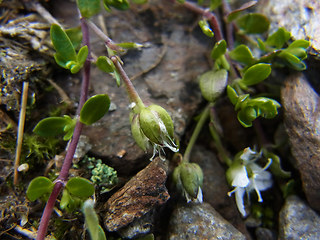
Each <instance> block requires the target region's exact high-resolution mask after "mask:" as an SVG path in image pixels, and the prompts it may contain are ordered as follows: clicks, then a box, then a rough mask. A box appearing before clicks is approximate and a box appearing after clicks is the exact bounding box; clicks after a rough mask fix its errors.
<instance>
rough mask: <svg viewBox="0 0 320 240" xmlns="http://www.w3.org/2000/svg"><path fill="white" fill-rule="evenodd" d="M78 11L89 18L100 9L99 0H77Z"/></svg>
mask: <svg viewBox="0 0 320 240" xmlns="http://www.w3.org/2000/svg"><path fill="white" fill-rule="evenodd" d="M77 4H78V8H79V10H80V13H81V15H82V16H83V17H85V18H90V17H92V16H93V15H95V14H97V13H99V11H100V0H77Z"/></svg>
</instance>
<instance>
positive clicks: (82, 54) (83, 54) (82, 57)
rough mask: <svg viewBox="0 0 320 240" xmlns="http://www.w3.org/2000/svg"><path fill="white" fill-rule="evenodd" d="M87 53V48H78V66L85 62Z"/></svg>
mask: <svg viewBox="0 0 320 240" xmlns="http://www.w3.org/2000/svg"><path fill="white" fill-rule="evenodd" d="M88 54H89V51H88V46H83V47H82V48H80V50H79V52H78V54H77V62H78V64H79V65H81V66H82V65H83V64H84V62H85V61H86V59H87V57H88Z"/></svg>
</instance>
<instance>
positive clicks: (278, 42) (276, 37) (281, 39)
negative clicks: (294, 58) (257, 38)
mask: <svg viewBox="0 0 320 240" xmlns="http://www.w3.org/2000/svg"><path fill="white" fill-rule="evenodd" d="M290 37H291V33H290V32H288V31H287V30H286V29H285V28H279V29H278V30H277V31H276V32H275V33H273V34H272V35H270V36H269V37H268V38H267V40H266V44H268V45H269V46H272V47H276V48H278V49H280V48H282V47H283V45H284V44H285V43H286V42H287V41H288V40H289V39H290Z"/></svg>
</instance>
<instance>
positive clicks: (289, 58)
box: [279, 51, 307, 71]
mask: <svg viewBox="0 0 320 240" xmlns="http://www.w3.org/2000/svg"><path fill="white" fill-rule="evenodd" d="M279 57H280V58H282V59H283V60H284V61H285V62H286V63H287V65H288V66H289V67H291V68H293V69H295V70H297V71H303V70H305V69H306V68H307V67H306V65H305V64H304V62H302V61H301V59H299V58H298V57H296V56H295V55H293V54H291V53H290V52H288V51H282V52H281V53H280V54H279Z"/></svg>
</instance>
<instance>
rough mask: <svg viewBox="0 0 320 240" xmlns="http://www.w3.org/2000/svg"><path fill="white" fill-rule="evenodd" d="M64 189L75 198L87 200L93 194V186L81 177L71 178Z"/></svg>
mask: <svg viewBox="0 0 320 240" xmlns="http://www.w3.org/2000/svg"><path fill="white" fill-rule="evenodd" d="M66 189H67V190H68V191H69V193H70V194H71V195H73V196H75V197H79V198H81V199H87V198H89V197H90V196H92V195H93V194H94V186H93V184H92V183H91V182H90V181H89V180H87V179H85V178H82V177H73V178H70V180H69V181H68V182H67V184H66Z"/></svg>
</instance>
